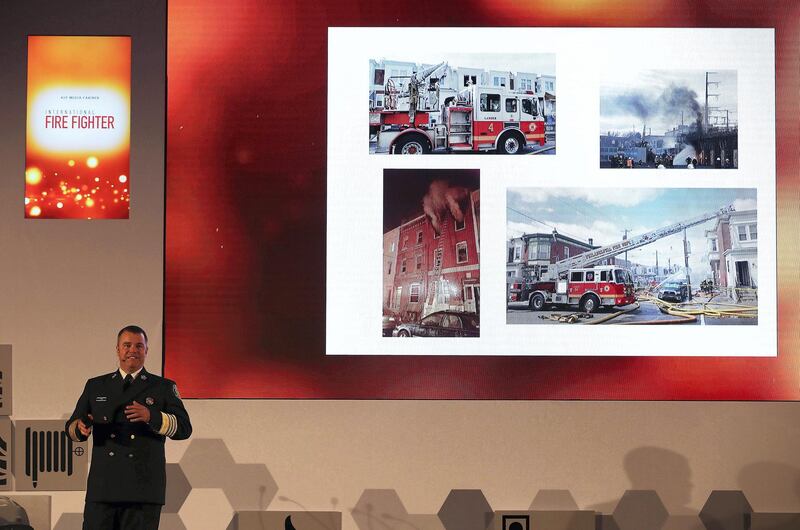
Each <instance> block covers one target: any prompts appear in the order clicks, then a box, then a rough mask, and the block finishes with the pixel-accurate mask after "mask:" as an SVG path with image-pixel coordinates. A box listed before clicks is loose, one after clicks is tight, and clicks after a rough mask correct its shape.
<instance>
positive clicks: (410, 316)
mask: <svg viewBox="0 0 800 530" xmlns="http://www.w3.org/2000/svg"><path fill="white" fill-rule="evenodd" d="M480 300H481V297H480V172H479V171H478V170H477V169H469V170H464V169H460V170H424V169H423V170H421V169H386V170H384V176H383V336H384V337H392V336H394V337H478V336H479V335H480V320H479V319H480Z"/></svg>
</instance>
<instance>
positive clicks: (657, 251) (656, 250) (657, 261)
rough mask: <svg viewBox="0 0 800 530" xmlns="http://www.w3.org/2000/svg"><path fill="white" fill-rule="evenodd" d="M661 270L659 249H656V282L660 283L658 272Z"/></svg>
mask: <svg viewBox="0 0 800 530" xmlns="http://www.w3.org/2000/svg"><path fill="white" fill-rule="evenodd" d="M659 272H660V271H659V270H658V249H656V283H659V282H658V274H659Z"/></svg>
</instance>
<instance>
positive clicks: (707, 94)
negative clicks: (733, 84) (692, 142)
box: [703, 72, 719, 132]
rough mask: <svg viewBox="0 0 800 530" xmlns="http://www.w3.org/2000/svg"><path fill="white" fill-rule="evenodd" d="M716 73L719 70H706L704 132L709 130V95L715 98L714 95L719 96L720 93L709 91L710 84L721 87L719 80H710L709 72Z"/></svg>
mask: <svg viewBox="0 0 800 530" xmlns="http://www.w3.org/2000/svg"><path fill="white" fill-rule="evenodd" d="M716 73H717V72H706V109H705V111H706V116H705V123H704V124H703V132H705V131H707V130H708V125H709V123H708V111H709V107H708V98H709V97H712V98H713V97H716V98H719V94H709V93H708V86H709V85H714V87H715V88H719V81H709V80H708V74H716ZM718 101H719V100H718ZM716 108H717V107H714V109H715V110H716Z"/></svg>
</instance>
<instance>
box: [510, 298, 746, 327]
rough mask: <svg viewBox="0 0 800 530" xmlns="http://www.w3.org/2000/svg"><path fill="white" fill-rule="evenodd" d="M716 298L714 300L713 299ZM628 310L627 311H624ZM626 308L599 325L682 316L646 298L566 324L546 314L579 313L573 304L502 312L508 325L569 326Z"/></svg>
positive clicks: (704, 319)
mask: <svg viewBox="0 0 800 530" xmlns="http://www.w3.org/2000/svg"><path fill="white" fill-rule="evenodd" d="M705 300H707V299H697V300H696V301H698V302H700V301H705ZM716 301H717V300H716V299H715V300H714V302H716ZM627 310H629V311H627ZM621 311H627V312H625V313H622V314H620V315H618V316H616V317H614V318H612V319H610V320H607V321H605V322H603V323H601V324H600V325H606V324H633V323H637V322H656V321H657V322H662V321H673V322H675V323H676V324H677V322H679V321H681V320H684V318H682V317H678V316H673V315H669V314H666V313H662V312H661V310H660V309H659V307H658V306H657V305H656V304H655V303H654V302H650V301H647V300H641V301H639V307H638V308H636V306H635V305H629V306H623V307H617V308H600V309H599V310H598V311H596V312H595V313H593V314H592V318H589V319H579V320H578V321H577V322H576V323H574V324H569V323H566V322H557V321H554V320H551V319H550V318H549V317H550V315H558V316H566V315H572V314H575V313H579V312H580V311H579V310H578V308H577V307H575V308H571V309H568V310H565V309H562V308H559V309H551V308H547V307H546V308H545V310H543V311H531V310H529V309H528V305H527V304H525V303H523V302H511V303H509V304H508V309H507V311H506V323H508V324H534V325H536V324H548V325H557V326H569V325H573V326H574V325H586V324H590V323H591V322H592V321H595V320H599V319H602V318H604V317H608V316H611V315H613V314H615V313H618V312H621ZM540 316H544V317H547V318H544V319H543V318H540ZM756 324H758V318H733V317H709V316H704V315H700V316H697V320H696V321H695V322H692V323H685V324H680V325H688V326H691V325H702V326H730V325H751V326H752V325H756Z"/></svg>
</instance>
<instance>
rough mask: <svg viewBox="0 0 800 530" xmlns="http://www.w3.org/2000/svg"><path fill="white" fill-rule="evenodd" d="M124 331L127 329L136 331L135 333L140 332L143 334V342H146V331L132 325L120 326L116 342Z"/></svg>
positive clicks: (130, 331) (129, 331) (131, 331)
mask: <svg viewBox="0 0 800 530" xmlns="http://www.w3.org/2000/svg"><path fill="white" fill-rule="evenodd" d="M126 331H127V332H128V333H136V334H142V335H144V342H145V344H147V333H146V332H145V331H144V330H143V329H142V328H140V327H139V326H134V325H130V326H125V327H124V328H122V329H121V330H119V333H117V343H119V338H120V337H121V336H122V334H123V333H125V332H126Z"/></svg>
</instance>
